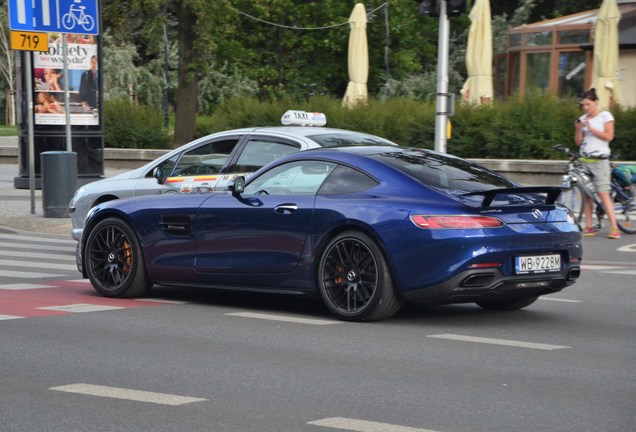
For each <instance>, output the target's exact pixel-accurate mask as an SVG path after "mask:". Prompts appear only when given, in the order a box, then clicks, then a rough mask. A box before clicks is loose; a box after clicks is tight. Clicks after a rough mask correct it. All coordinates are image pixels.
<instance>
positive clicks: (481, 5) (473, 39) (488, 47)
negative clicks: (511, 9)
mask: <svg viewBox="0 0 636 432" xmlns="http://www.w3.org/2000/svg"><path fill="white" fill-rule="evenodd" d="M468 17H469V18H470V21H471V24H470V30H469V31H468V44H467V46H466V70H467V72H468V79H467V80H466V82H465V83H464V86H463V87H462V90H461V94H462V97H463V99H464V100H465V101H469V102H472V103H476V104H481V103H488V102H490V101H491V100H492V97H493V88H492V25H491V16H490V2H489V0H476V1H475V4H474V6H473V8H472V9H471V11H470V14H469V15H468Z"/></svg>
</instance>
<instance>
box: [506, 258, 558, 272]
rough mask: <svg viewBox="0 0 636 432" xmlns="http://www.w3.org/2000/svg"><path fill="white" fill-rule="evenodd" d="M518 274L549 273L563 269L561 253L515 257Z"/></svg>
mask: <svg viewBox="0 0 636 432" xmlns="http://www.w3.org/2000/svg"><path fill="white" fill-rule="evenodd" d="M515 270H516V273H517V274H531V273H549V272H557V271H559V270H561V255H558V254H554V255H532V256H518V257H515Z"/></svg>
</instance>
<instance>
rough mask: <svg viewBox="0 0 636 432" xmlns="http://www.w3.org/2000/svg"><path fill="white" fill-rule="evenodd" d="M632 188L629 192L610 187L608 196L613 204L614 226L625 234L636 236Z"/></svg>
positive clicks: (634, 204)
mask: <svg viewBox="0 0 636 432" xmlns="http://www.w3.org/2000/svg"><path fill="white" fill-rule="evenodd" d="M634 189H636V188H635V187H634V186H631V190H629V191H627V190H624V189H617V188H614V187H612V190H611V192H610V196H611V198H612V202H613V203H614V213H615V214H616V224H617V225H618V228H619V229H620V230H621V231H623V232H624V233H625V234H636V201H634V193H635V192H636V191H635V190H634Z"/></svg>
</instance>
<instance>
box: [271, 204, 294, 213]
mask: <svg viewBox="0 0 636 432" xmlns="http://www.w3.org/2000/svg"><path fill="white" fill-rule="evenodd" d="M296 210H298V206H297V205H296V204H281V205H279V206H276V207H274V211H275V212H276V213H280V214H292V213H293V212H295V211H296Z"/></svg>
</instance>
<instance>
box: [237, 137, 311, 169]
mask: <svg viewBox="0 0 636 432" xmlns="http://www.w3.org/2000/svg"><path fill="white" fill-rule="evenodd" d="M299 150H300V148H299V147H298V146H296V145H293V144H287V143H280V142H274V141H264V140H259V139H253V140H250V141H248V142H247V144H245V148H244V149H243V152H242V153H241V155H240V156H239V158H238V160H237V161H236V164H234V165H232V166H231V167H229V169H228V172H230V173H252V172H254V171H258V170H259V169H261V168H262V167H264V166H265V165H267V164H268V163H270V162H272V161H275V160H276V159H280V158H282V157H283V156H287V155H288V154H292V153H296V152H297V151H299Z"/></svg>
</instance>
